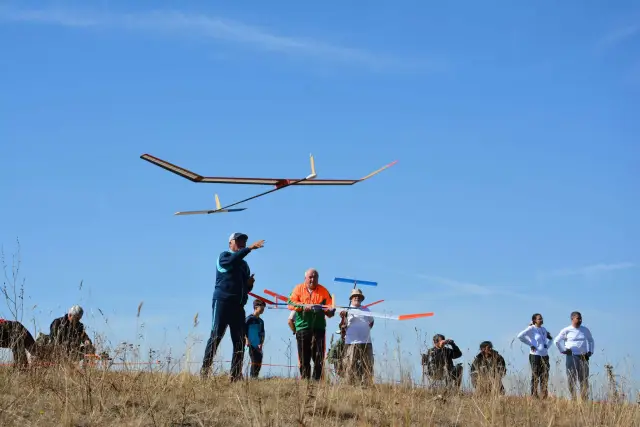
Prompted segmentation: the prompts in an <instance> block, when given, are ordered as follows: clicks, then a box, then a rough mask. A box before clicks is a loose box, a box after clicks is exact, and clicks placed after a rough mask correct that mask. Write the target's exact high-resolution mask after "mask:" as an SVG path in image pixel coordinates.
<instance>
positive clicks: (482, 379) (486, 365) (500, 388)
mask: <svg viewBox="0 0 640 427" xmlns="http://www.w3.org/2000/svg"><path fill="white" fill-rule="evenodd" d="M505 375H507V364H506V362H505V361H504V357H502V355H501V354H500V353H498V352H497V351H496V350H494V349H493V344H492V343H491V341H483V342H482V343H481V344H480V353H478V355H477V356H476V357H475V359H473V362H472V363H471V385H472V386H473V388H474V389H475V390H476V391H477V392H479V393H482V394H485V393H495V392H498V393H500V394H504V385H503V384H502V378H503V377H504V376H505Z"/></svg>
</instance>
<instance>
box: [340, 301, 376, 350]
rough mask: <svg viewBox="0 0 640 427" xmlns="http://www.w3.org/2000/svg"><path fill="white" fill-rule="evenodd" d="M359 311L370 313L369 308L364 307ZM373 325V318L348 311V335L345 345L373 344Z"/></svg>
mask: <svg viewBox="0 0 640 427" xmlns="http://www.w3.org/2000/svg"><path fill="white" fill-rule="evenodd" d="M350 307H353V306H350ZM359 310H361V311H370V310H369V309H368V308H366V307H362V306H360V308H359ZM372 324H373V317H371V316H365V315H363V314H362V313H354V311H353V310H347V333H346V335H345V344H369V343H371V325H372Z"/></svg>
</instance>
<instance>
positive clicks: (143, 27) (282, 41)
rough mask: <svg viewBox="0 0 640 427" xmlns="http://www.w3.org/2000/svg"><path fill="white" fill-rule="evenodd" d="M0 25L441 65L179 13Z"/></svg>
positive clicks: (2, 11)
mask: <svg viewBox="0 0 640 427" xmlns="http://www.w3.org/2000/svg"><path fill="white" fill-rule="evenodd" d="M0 20H5V21H11V22H20V23H26V24H48V25H57V26H62V27H73V28H80V29H88V28H112V29H126V30H137V31H146V32H153V33H161V34H172V35H174V36H180V37H198V38H200V39H202V40H215V41H223V42H233V43H238V44H244V45H248V46H252V47H254V48H258V49H261V50H264V51H269V52H277V53H281V54H289V55H296V56H306V57H311V58H317V59H321V60H326V61H333V62H344V63H353V64H360V65H364V66H367V67H369V68H373V69H378V70H388V69H396V70H398V69H407V70H409V69H412V70H415V69H421V70H424V69H432V70H433V69H435V68H440V65H441V64H439V65H438V64H436V63H435V62H432V61H422V60H416V59H413V58H411V59H408V58H394V57H389V56H386V55H381V54H376V53H371V52H368V51H365V50H361V49H354V48H350V47H344V46H337V45H332V44H328V43H323V42H320V41H316V40H310V39H305V38H298V37H287V36H281V35H277V34H275V33H273V32H270V31H268V30H265V29H263V28H259V27H256V26H251V25H247V24H244V23H241V22H237V21H232V20H229V19H225V18H222V17H217V16H209V15H202V14H187V13H182V12H179V11H148V12H143V13H136V14H112V13H103V12H100V13H95V12H79V11H71V10H60V9H55V10H54V9H47V10H16V9H13V8H8V7H5V8H2V7H0Z"/></svg>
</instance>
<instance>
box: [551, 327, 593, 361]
mask: <svg viewBox="0 0 640 427" xmlns="http://www.w3.org/2000/svg"><path fill="white" fill-rule="evenodd" d="M555 341H556V346H557V347H558V350H560V352H563V351H566V350H571V353H572V354H575V355H576V356H577V355H581V354H586V353H588V352H591V353H593V349H594V347H595V343H594V342H593V337H592V336H591V331H590V330H589V328H587V327H586V326H582V325H580V327H579V328H574V327H573V325H571V326H567V327H566V328H564V329H562V330H561V331H560V333H559V334H558V336H557V337H556V339H555Z"/></svg>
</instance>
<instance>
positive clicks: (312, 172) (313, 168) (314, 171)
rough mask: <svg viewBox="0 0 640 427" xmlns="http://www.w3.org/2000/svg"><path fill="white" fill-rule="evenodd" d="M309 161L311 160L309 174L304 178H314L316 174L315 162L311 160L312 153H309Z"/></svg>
mask: <svg viewBox="0 0 640 427" xmlns="http://www.w3.org/2000/svg"><path fill="white" fill-rule="evenodd" d="M309 161H310V162H311V174H310V175H308V176H307V178H306V179H314V178H315V177H316V176H317V175H316V162H315V160H313V154H310V155H309Z"/></svg>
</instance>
